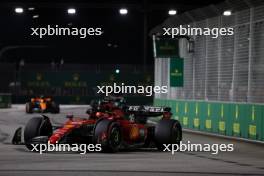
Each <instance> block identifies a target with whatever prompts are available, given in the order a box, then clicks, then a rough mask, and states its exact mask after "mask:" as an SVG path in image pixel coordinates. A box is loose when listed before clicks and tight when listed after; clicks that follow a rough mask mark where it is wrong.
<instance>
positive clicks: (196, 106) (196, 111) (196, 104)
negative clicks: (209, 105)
mask: <svg viewBox="0 0 264 176" xmlns="http://www.w3.org/2000/svg"><path fill="white" fill-rule="evenodd" d="M195 114H196V115H198V103H195Z"/></svg>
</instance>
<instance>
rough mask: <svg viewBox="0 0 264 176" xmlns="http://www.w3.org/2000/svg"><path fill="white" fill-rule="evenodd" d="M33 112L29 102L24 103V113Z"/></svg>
mask: <svg viewBox="0 0 264 176" xmlns="http://www.w3.org/2000/svg"><path fill="white" fill-rule="evenodd" d="M32 112H33V107H32V103H31V102H27V103H26V113H32Z"/></svg>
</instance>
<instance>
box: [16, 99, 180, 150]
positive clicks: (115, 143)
mask: <svg viewBox="0 0 264 176" xmlns="http://www.w3.org/2000/svg"><path fill="white" fill-rule="evenodd" d="M109 105H110V104H107V103H106V104H105V103H104V104H101V105H100V106H99V107H100V108H97V110H95V111H90V113H89V114H88V115H86V116H87V118H80V117H74V116H73V115H70V116H67V118H68V120H67V121H66V122H65V124H64V125H63V126H60V127H54V126H53V125H52V124H51V121H50V119H49V118H48V117H47V116H42V117H34V118H32V119H30V120H29V121H28V122H27V124H26V126H25V129H24V142H25V145H26V147H27V148H28V149H29V150H32V146H33V145H36V144H43V143H44V144H45V143H46V144H47V143H49V144H62V143H63V144H83V143H85V144H100V145H101V149H102V150H101V151H103V152H116V151H118V150H122V149H132V148H133V149H135V148H136V149H137V148H148V147H151V148H153V147H155V148H157V149H160V150H162V149H163V146H164V145H163V144H178V143H180V141H181V140H182V128H181V124H180V123H179V121H177V120H174V119H171V116H172V113H171V112H170V108H169V107H154V106H126V107H123V108H119V107H113V106H111V105H110V106H109ZM149 117H152V119H157V121H156V122H154V121H152V122H149V121H150V120H147V119H149ZM21 131H22V130H21V128H19V129H18V130H17V131H16V133H15V136H14V138H13V143H14V144H15V143H19V142H18V141H19V140H20V139H19V137H21V134H22V133H21ZM20 141H21V140H20Z"/></svg>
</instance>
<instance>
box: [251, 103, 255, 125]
mask: <svg viewBox="0 0 264 176" xmlns="http://www.w3.org/2000/svg"><path fill="white" fill-rule="evenodd" d="M251 120H252V121H254V120H255V106H252V109H251Z"/></svg>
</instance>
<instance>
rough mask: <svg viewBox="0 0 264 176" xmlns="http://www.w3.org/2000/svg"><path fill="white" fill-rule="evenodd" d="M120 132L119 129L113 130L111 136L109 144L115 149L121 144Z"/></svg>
mask: <svg viewBox="0 0 264 176" xmlns="http://www.w3.org/2000/svg"><path fill="white" fill-rule="evenodd" d="M120 137H121V136H120V131H119V129H118V128H113V129H112V130H111V134H110V140H109V143H110V145H111V146H112V147H113V148H116V147H117V146H118V145H119V144H120Z"/></svg>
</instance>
